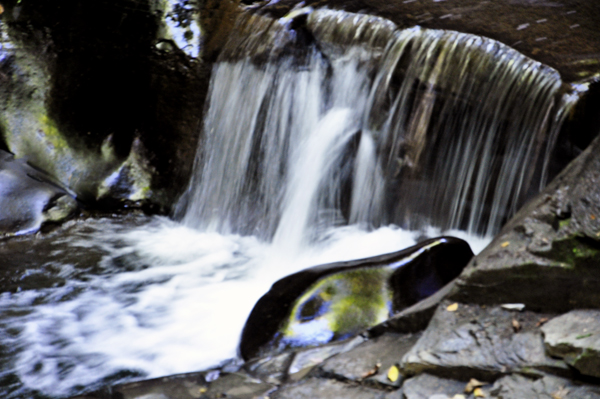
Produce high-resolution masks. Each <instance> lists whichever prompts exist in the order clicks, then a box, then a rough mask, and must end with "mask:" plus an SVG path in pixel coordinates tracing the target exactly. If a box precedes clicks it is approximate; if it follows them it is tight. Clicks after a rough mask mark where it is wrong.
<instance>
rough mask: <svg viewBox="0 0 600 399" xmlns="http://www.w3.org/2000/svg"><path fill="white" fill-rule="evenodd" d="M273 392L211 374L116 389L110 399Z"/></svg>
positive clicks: (245, 379)
mask: <svg viewBox="0 0 600 399" xmlns="http://www.w3.org/2000/svg"><path fill="white" fill-rule="evenodd" d="M273 388H274V387H273V385H271V384H266V383H264V382H262V381H260V380H257V379H254V378H252V377H250V376H248V375H245V374H242V373H221V372H219V371H218V370H212V371H207V372H203V373H191V374H183V375H176V376H171V377H164V378H157V379H154V380H147V381H140V382H134V383H130V384H121V385H117V386H115V387H113V388H112V398H115V399H116V398H120V399H150V398H151V399H198V398H203V399H217V398H235V399H251V398H256V397H260V396H262V395H266V394H267V392H269V391H271V390H273ZM100 397H101V396H100Z"/></svg>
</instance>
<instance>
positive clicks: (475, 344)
mask: <svg viewBox="0 0 600 399" xmlns="http://www.w3.org/2000/svg"><path fill="white" fill-rule="evenodd" d="M449 305H451V302H448V301H446V302H443V304H442V306H440V307H439V308H438V310H437V311H436V313H435V315H434V317H433V319H432V320H431V323H430V324H429V326H428V327H427V329H426V330H425V331H424V332H423V335H422V336H421V338H420V339H419V341H418V342H417V343H416V344H415V346H414V347H413V348H412V349H411V350H410V351H409V352H408V353H407V354H406V355H405V356H404V358H403V359H402V364H401V366H402V369H403V370H404V371H405V372H406V373H408V374H419V373H422V372H428V373H431V374H435V375H440V376H450V377H454V378H461V379H464V378H478V379H483V380H486V379H487V380H490V379H493V378H496V377H497V376H499V375H501V374H504V373H508V372H516V371H521V372H527V373H533V374H535V373H537V374H539V373H540V371H539V370H552V371H553V372H555V373H565V374H568V368H567V366H566V364H564V363H563V362H561V361H559V360H555V359H551V358H550V357H549V356H548V355H547V354H546V353H545V351H544V345H543V341H542V334H541V331H540V329H539V323H540V320H541V319H543V318H544V317H545V316H544V315H540V314H536V313H532V312H527V311H525V312H521V313H517V312H514V311H509V310H505V309H502V308H500V307H490V308H487V307H480V306H477V305H466V304H462V303H461V304H458V307H457V309H456V310H454V308H455V307H456V305H454V306H453V307H450V308H448V306H449Z"/></svg>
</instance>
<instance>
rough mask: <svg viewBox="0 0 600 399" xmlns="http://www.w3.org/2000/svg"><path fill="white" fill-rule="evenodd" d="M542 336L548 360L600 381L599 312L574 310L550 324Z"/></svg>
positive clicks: (545, 326)
mask: <svg viewBox="0 0 600 399" xmlns="http://www.w3.org/2000/svg"><path fill="white" fill-rule="evenodd" d="M542 332H543V333H544V345H545V346H546V350H547V352H548V354H549V355H550V356H553V357H558V358H561V359H564V361H565V362H567V363H568V364H570V365H571V366H573V367H575V368H576V369H577V370H579V372H581V374H583V375H587V376H590V377H596V378H600V311H594V310H574V311H572V312H569V313H567V314H564V315H562V316H558V317H556V318H554V319H552V320H550V321H549V322H548V323H547V324H545V325H544V326H543V327H542Z"/></svg>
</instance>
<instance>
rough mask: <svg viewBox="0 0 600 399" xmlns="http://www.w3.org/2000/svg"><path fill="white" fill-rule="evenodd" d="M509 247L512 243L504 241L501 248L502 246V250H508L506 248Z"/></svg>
mask: <svg viewBox="0 0 600 399" xmlns="http://www.w3.org/2000/svg"><path fill="white" fill-rule="evenodd" d="M509 245H510V242H509V241H504V242H503V243H502V244H501V245H500V246H501V247H502V248H506V247H508V246H509Z"/></svg>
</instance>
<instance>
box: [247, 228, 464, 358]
mask: <svg viewBox="0 0 600 399" xmlns="http://www.w3.org/2000/svg"><path fill="white" fill-rule="evenodd" d="M472 255H473V253H472V252H471V249H470V248H469V245H468V244H467V243H466V242H464V241H462V240H459V239H457V238H452V237H442V238H436V239H431V240H427V241H425V242H423V243H421V244H418V245H415V246H413V247H410V248H407V249H405V250H402V251H399V252H395V253H392V254H387V255H381V256H377V257H373V258H367V259H360V260H356V261H348V262H338V263H332V264H326V265H320V266H315V267H313V268H310V269H306V270H303V271H301V272H298V273H295V274H292V275H290V276H287V277H285V278H283V279H281V280H279V281H277V282H276V283H275V284H273V287H272V288H271V290H270V291H269V292H267V293H266V294H265V295H264V296H263V297H262V298H261V299H260V300H259V301H258V302H257V304H256V305H255V307H254V309H253V310H252V312H251V314H250V316H249V318H248V320H247V322H246V325H245V326H244V330H243V332H242V338H241V343H240V352H241V354H242V357H243V358H244V359H250V358H252V357H254V356H256V355H258V354H261V353H266V352H267V351H281V350H283V349H285V348H286V347H297V346H306V345H317V344H323V343H326V342H330V341H331V340H336V339H343V338H346V337H348V336H351V335H353V334H356V333H358V332H360V331H362V330H364V329H365V328H367V327H371V326H374V325H376V324H379V323H381V322H383V321H384V320H386V319H387V318H388V317H389V316H390V315H391V314H394V313H397V312H399V311H400V310H402V309H404V308H406V307H408V306H410V305H412V304H414V303H416V302H418V301H419V300H421V299H423V298H426V297H428V296H430V295H431V294H433V293H435V292H436V291H437V290H439V289H440V288H442V287H443V286H444V285H445V284H447V283H448V282H449V281H451V280H452V279H453V278H455V277H456V276H457V275H458V274H459V273H460V272H461V270H462V268H463V267H464V265H465V264H466V262H468V261H469V259H470V258H471V257H472Z"/></svg>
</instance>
